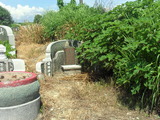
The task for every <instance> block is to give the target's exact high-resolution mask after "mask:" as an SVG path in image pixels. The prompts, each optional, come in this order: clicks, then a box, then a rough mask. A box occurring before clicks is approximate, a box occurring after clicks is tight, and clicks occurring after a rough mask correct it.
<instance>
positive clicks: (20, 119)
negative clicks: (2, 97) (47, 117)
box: [0, 97, 40, 120]
mask: <svg viewBox="0 0 160 120" xmlns="http://www.w3.org/2000/svg"><path fill="white" fill-rule="evenodd" d="M39 109H40V97H38V98H36V99H34V100H32V101H30V102H27V103H24V104H20V105H16V106H12V107H0V120H35V119H36V117H37V115H38V113H39Z"/></svg>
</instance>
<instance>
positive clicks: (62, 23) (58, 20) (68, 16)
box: [41, 4, 101, 39]
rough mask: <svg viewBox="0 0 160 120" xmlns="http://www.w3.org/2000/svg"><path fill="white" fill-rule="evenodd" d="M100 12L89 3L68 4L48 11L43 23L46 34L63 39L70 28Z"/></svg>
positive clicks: (42, 20)
mask: <svg viewBox="0 0 160 120" xmlns="http://www.w3.org/2000/svg"><path fill="white" fill-rule="evenodd" d="M100 12H101V11H97V10H96V9H94V8H90V7H89V6H87V5H77V6H76V5H74V4H68V5H66V6H64V7H63V8H61V10H60V11H58V12H55V11H47V12H46V13H45V14H44V15H43V17H42V19H41V23H42V25H43V26H44V27H45V32H46V36H49V37H51V38H54V39H62V38H63V37H64V35H65V34H66V33H67V31H68V30H72V28H73V27H74V26H76V25H78V24H81V23H83V21H84V20H85V19H86V18H88V17H90V16H94V15H96V14H99V13H100Z"/></svg>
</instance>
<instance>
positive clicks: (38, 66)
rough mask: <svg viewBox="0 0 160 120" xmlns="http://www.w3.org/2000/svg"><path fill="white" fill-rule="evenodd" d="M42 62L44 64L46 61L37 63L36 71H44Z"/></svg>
mask: <svg viewBox="0 0 160 120" xmlns="http://www.w3.org/2000/svg"><path fill="white" fill-rule="evenodd" d="M42 64H44V62H38V63H37V64H36V71H37V72H39V73H42Z"/></svg>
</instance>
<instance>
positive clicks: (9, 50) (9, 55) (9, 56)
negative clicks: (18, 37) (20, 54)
mask: <svg viewBox="0 0 160 120" xmlns="http://www.w3.org/2000/svg"><path fill="white" fill-rule="evenodd" d="M0 44H2V45H4V46H5V47H6V53H5V54H6V56H7V58H10V59H11V58H16V55H12V54H10V52H12V51H15V49H14V48H12V46H11V45H10V44H9V41H8V40H6V41H0Z"/></svg>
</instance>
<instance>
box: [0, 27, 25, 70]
mask: <svg viewBox="0 0 160 120" xmlns="http://www.w3.org/2000/svg"><path fill="white" fill-rule="evenodd" d="M0 41H9V44H10V45H11V47H12V48H15V37H14V34H13V32H12V29H11V28H10V27H8V26H4V25H0ZM5 52H6V48H5V46H3V45H0V72H2V71H25V63H24V60H22V59H8V58H7V57H6V55H5ZM10 54H12V55H15V54H16V52H15V51H11V52H10Z"/></svg>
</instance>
